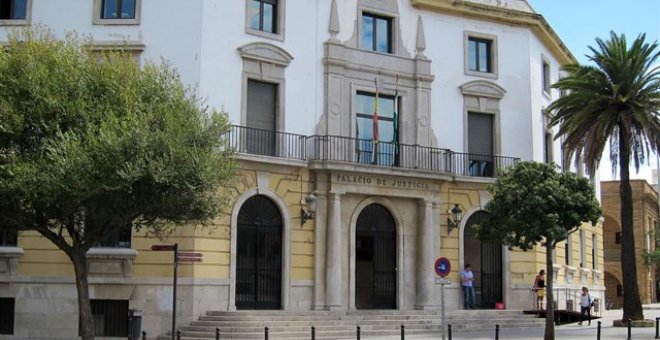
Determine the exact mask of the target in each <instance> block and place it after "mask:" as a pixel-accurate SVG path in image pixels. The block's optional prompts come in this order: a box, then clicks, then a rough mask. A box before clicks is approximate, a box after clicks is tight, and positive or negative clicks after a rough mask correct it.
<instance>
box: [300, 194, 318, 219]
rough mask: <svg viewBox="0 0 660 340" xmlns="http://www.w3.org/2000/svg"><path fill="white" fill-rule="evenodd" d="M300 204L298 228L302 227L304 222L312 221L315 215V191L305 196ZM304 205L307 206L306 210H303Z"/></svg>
mask: <svg viewBox="0 0 660 340" xmlns="http://www.w3.org/2000/svg"><path fill="white" fill-rule="evenodd" d="M300 203H301V207H300V226H301V227H302V225H304V224H305V222H307V221H308V220H313V219H314V216H315V215H316V190H315V191H312V192H311V193H310V194H309V195H307V197H305V198H304V199H303V200H301V202H300ZM305 205H307V208H308V210H305Z"/></svg>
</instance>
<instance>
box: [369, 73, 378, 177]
mask: <svg viewBox="0 0 660 340" xmlns="http://www.w3.org/2000/svg"><path fill="white" fill-rule="evenodd" d="M374 83H375V85H376V98H375V99H374V116H373V127H372V133H373V148H372V150H371V152H372V153H373V155H372V156H373V164H377V163H378V77H376V78H375V79H374Z"/></svg>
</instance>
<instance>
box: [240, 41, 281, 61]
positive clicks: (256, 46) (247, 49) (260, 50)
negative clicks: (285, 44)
mask: <svg viewBox="0 0 660 340" xmlns="http://www.w3.org/2000/svg"><path fill="white" fill-rule="evenodd" d="M238 53H240V54H241V57H242V58H245V59H254V60H258V61H265V62H267V63H271V64H276V65H281V66H288V65H289V63H291V60H293V56H292V55H291V54H289V52H287V51H285V50H284V49H282V48H281V47H278V46H275V45H273V44H268V43H263V42H254V43H250V44H247V45H243V46H241V47H239V48H238Z"/></svg>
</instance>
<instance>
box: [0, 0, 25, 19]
mask: <svg viewBox="0 0 660 340" xmlns="http://www.w3.org/2000/svg"><path fill="white" fill-rule="evenodd" d="M27 2H28V0H0V20H25V18H26V17H27Z"/></svg>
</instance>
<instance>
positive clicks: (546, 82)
mask: <svg viewBox="0 0 660 340" xmlns="http://www.w3.org/2000/svg"><path fill="white" fill-rule="evenodd" d="M542 77H543V78H542V81H543V84H542V85H543V91H545V92H550V64H548V63H546V62H545V61H544V62H543V74H542Z"/></svg>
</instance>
